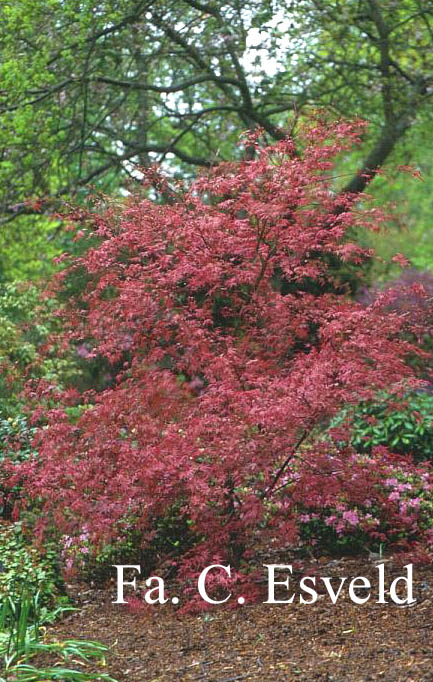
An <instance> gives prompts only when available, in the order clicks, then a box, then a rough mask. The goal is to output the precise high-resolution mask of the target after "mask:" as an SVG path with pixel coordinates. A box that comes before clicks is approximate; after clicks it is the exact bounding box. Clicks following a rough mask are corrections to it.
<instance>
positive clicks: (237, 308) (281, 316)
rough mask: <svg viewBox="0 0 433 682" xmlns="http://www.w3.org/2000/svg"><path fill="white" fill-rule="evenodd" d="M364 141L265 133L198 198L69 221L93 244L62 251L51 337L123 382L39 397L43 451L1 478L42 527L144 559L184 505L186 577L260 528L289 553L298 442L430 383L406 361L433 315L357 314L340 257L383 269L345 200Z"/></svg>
mask: <svg viewBox="0 0 433 682" xmlns="http://www.w3.org/2000/svg"><path fill="white" fill-rule="evenodd" d="M362 132H363V125H362V124H360V123H359V122H355V123H347V122H340V123H336V124H328V123H325V122H321V121H317V122H314V123H310V124H306V125H305V127H304V130H303V133H302V134H300V136H299V140H298V146H297V147H296V148H295V146H294V143H293V141H292V140H291V139H290V138H288V139H285V140H282V141H280V142H278V143H277V144H274V145H272V146H266V145H264V146H261V144H260V140H259V136H258V134H255V135H252V136H250V137H249V138H248V139H247V140H246V144H247V146H248V149H249V152H250V153H249V157H251V156H253V157H254V158H248V159H246V160H244V161H241V162H237V163H226V164H222V165H220V166H218V167H216V168H214V169H212V170H210V171H209V172H208V174H207V175H204V176H203V177H201V178H199V179H198V180H196V181H195V182H193V183H192V185H191V186H189V187H183V186H182V185H181V184H180V183H177V184H176V185H175V186H170V184H169V182H168V181H167V180H165V179H164V178H162V177H160V176H159V175H158V174H157V173H156V172H154V171H150V172H149V173H148V175H147V178H146V182H147V186H148V188H149V196H143V194H140V195H136V196H135V195H134V196H131V197H129V198H128V199H126V200H125V201H124V202H122V203H120V204H115V203H112V204H108V206H107V205H99V206H97V207H96V208H95V210H94V211H90V212H89V213H87V214H85V213H84V212H82V211H80V213H79V214H77V215H76V216H75V219H76V222H77V228H78V229H77V239H81V240H84V241H83V243H85V242H86V240H89V248H88V250H87V251H85V250H84V249H83V255H81V256H80V257H75V258H71V259H68V258H67V256H65V257H64V258H63V262H64V269H63V270H62V272H61V273H60V274H59V275H58V276H57V278H56V279H55V281H54V283H53V285H52V291H53V293H54V295H55V296H57V297H59V298H61V297H62V296H63V300H64V301H65V303H64V306H63V307H62V309H61V310H60V311H59V316H60V319H61V320H62V324H63V330H64V331H63V333H62V334H61V335H60V337H59V336H57V337H56V339H55V343H56V344H57V347H58V348H59V349H60V348H63V349H64V352H70V349H71V348H72V349H75V350H76V349H81V352H82V353H83V354H85V355H86V358H87V360H88V361H89V362H93V361H95V360H100V361H101V362H104V363H107V366H108V367H109V368H110V375H111V379H110V382H109V383H108V385H105V386H98V387H97V390H88V391H84V392H82V391H77V390H76V388H74V387H73V386H72V387H69V388H68V387H61V386H58V385H57V384H56V382H55V381H47V380H41V381H39V382H35V381H33V382H31V383H30V384H29V386H28V390H27V400H28V402H29V405H34V411H33V417H32V418H33V423H34V424H39V425H40V428H39V429H38V431H37V433H36V437H35V442H34V446H35V448H36V449H37V453H38V454H37V456H34V457H33V458H31V459H30V460H29V461H27V462H24V463H20V464H19V465H16V466H12V465H11V467H10V471H9V474H10V476H11V481H13V482H14V481H22V482H23V484H24V486H25V490H26V496H27V497H26V501H27V503H28V504H30V505H37V507H38V509H39V510H40V514H39V522H38V528H39V530H40V531H41V532H44V531H45V532H47V531H49V530H50V529H52V528H56V529H57V532H61V533H62V534H63V535H64V536H65V537H66V536H68V537H75V538H77V537H80V535H81V534H82V532H83V528H84V527H85V528H86V531H85V532H86V543H88V544H89V545H91V546H92V547H95V548H97V547H103V546H104V545H105V544H107V543H111V542H113V541H115V540H116V539H120V538H122V537H123V536H124V535H125V534H128V533H130V532H131V531H132V530H133V531H134V532H135V533H137V534H138V537H139V538H140V543H141V544H142V545H143V546H151V543H152V542H153V541H154V539H155V536H156V534H157V532H158V531H157V529H158V523H161V520H162V519H164V518H166V517H167V513H168V510H170V509H173V505H175V507H176V509H177V510H178V511H177V514H178V516H179V518H180V519H184V520H185V523H187V524H188V529H189V533H190V536H189V537H190V538H191V537H192V538H193V546H192V547H191V546H190V547H189V549H188V553H187V555H185V557H184V564H183V565H184V567H186V568H185V570H186V572H187V573H188V571H189V574H190V575H193V574H194V571H196V569H197V567H198V566H199V565H200V566H201V567H202V566H204V565H207V564H210V563H212V562H214V561H215V560H216V561H219V560H221V559H223V558H225V559H227V560H229V561H233V562H234V563H237V564H239V562H240V561H241V559H242V556H245V551H246V549H247V548H248V545H249V543H250V542H252V540H253V538H254V537H255V534H256V533H257V532H260V533H268V537H269V539H271V538H274V539H276V540H277V541H278V542H279V543H280V544H286V543H288V542H293V541H295V539H296V538H297V537H298V535H299V518H298V513H297V510H298V508H299V504H300V500H299V495H295V493H294V492H293V493H291V492H290V491H291V490H292V488H291V486H290V485H289V483H290V481H292V479H293V480H295V477H296V476H297V475H298V473H297V471H298V470H297V465H296V463H297V462H298V459H299V457H300V456H302V452H303V447H304V446H305V444H306V443H307V442H308V447H309V448H310V449H313V451H314V447H315V436H314V434H315V430H316V429H317V428H318V427H320V426H321V425H323V424H326V423H328V422H329V419H330V418H332V417H333V416H334V415H335V414H336V413H337V412H338V411H339V410H340V409H341V407H342V406H343V405H347V404H356V403H359V402H360V401H361V400H368V399H370V398H372V397H373V396H374V395H375V394H376V392H377V391H378V390H380V389H383V388H385V387H386V388H387V389H388V390H391V391H392V392H395V393H396V394H401V393H402V392H406V391H407V390H408V387H410V386H411V385H415V386H416V385H418V384H417V381H416V379H415V378H414V372H415V369H414V365H413V363H412V364H410V363H408V358H409V357H411V358H413V357H415V356H423V357H424V356H425V354H423V351H421V350H420V349H419V348H418V345H417V339H419V338H421V337H422V335H423V334H424V333H425V330H426V328H427V327H428V325H429V324H430V321H431V308H430V307H428V306H427V308H425V309H424V308H423V309H422V311H421V312H422V314H420V315H418V316H417V318H416V320H408V318H407V316H405V315H402V314H400V313H399V312H398V311H392V310H389V308H388V307H387V304H388V303H389V296H390V294H389V292H384V294H383V295H381V296H379V297H378V298H377V299H376V300H375V301H374V303H372V304H371V305H367V306H365V305H362V304H360V303H358V302H354V301H352V300H350V298H349V296H348V295H347V294H346V293H345V288H344V286H342V283H341V280H340V279H339V274H338V268H336V267H335V263H336V262H337V263H338V262H341V263H349V264H351V265H352V266H354V267H355V266H356V267H358V268H359V269H360V270H361V269H362V266H363V264H364V263H365V262H366V261H368V259H369V258H371V257H372V253H371V252H370V251H366V250H365V249H363V248H361V247H360V246H359V245H358V244H356V243H353V242H352V241H350V239H349V233H350V234H353V233H355V231H358V230H360V229H374V230H377V229H379V228H380V224H381V221H382V219H383V217H384V216H383V215H382V213H381V211H380V210H379V209H378V208H376V207H370V208H369V207H368V206H367V200H366V199H365V200H364V201H363V204H362V208H360V207H359V203H358V201H359V197H358V196H352V195H349V194H347V193H346V194H345V193H338V192H337V191H336V190H335V179H334V176H333V173H334V164H335V158H336V156H337V155H338V154H339V153H341V152H344V151H345V150H347V149H349V148H350V147H351V146H352V145H353V144H356V143H357V142H358V141H359V139H360V136H361V135H362ZM253 149H254V150H255V151H254V155H252V154H251V150H253ZM158 191H161V192H162V193H163V195H164V198H165V203H164V204H162V203H161V202H160V201H159V200H158V197H157V196H156V195H155V193H157V192H158ZM397 260H399V257H397ZM77 282H78V283H79V285H78V284H77ZM62 292H68V295H67V296H65V294H64V293H63V294H62ZM74 405H75V406H76V405H81V406H82V407H80V408H79V409H78V412H75V413H74V415H73V417H72V416H71V409H75V408H73V406H74ZM317 440H318V443H317V447H318V448H319V450H320V447H321V446H320V439H319V438H318V439H317ZM372 466H373V468H374V467H375V466H378V463H377V462H376V463H375V462H373V463H372ZM314 476H315V474H314V471H312V472H311V482H312V484H311V486H309V485H308V484H307V483H308V477H307V473H305V474H304V478H303V481H304V485H303V487H302V495H303V496H304V498H303V499H302V504H303V506H304V507H305V508H310V507H311V505H314V504H315V498H314V494H313V491H314V485H313V483H314V484H315V481H316V479H315V478H314ZM328 481H329V478H324V479H322V486H326V485H328ZM282 486H283V488H284V489H286V493H285V497H284V504H283V503H282V502H281V495H282ZM295 490H298V491H299V490H300V487H299V486H298V487H297V488H296V489H295ZM23 504H24V503H23ZM18 511H19V510H18V509H17V513H18ZM168 552H169V550H168V549H167V553H168ZM80 553H81V554H83V553H82V552H80Z"/></svg>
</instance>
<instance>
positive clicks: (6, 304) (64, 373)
mask: <svg viewBox="0 0 433 682" xmlns="http://www.w3.org/2000/svg"><path fill="white" fill-rule="evenodd" d="M59 307H60V303H59V302H58V301H56V300H55V299H53V298H44V297H42V296H41V290H40V288H39V287H38V286H36V285H34V284H24V283H19V282H9V283H6V284H3V285H2V286H0V420H2V419H3V420H4V419H6V418H9V417H11V418H12V421H14V420H17V421H16V424H21V425H22V423H23V422H22V411H23V407H24V404H23V398H22V397H21V396H20V393H21V390H22V389H23V386H24V383H25V382H26V381H27V380H28V379H31V378H40V379H44V380H46V381H47V382H52V383H53V384H56V385H58V386H61V385H62V382H64V381H65V380H68V381H69V383H71V381H72V378H73V379H74V380H76V381H79V380H80V376H81V368H80V366H79V363H78V358H77V357H76V356H74V355H73V354H71V353H69V354H67V355H64V354H60V353H59V352H58V349H57V347H55V346H53V347H52V350H51V351H50V352H47V353H44V354H43V355H41V353H40V349H41V347H42V346H43V345H44V344H45V343H46V342H47V340H48V338H49V336H50V335H51V334H54V333H55V332H56V331H57V330H58V329H59V320H58V319H57V317H56V316H55V311H56V310H57V309H58V308H59ZM20 415H21V416H20ZM1 428H3V429H4V428H5V426H4V424H3V426H2V427H0V429H1ZM20 428H21V427H20ZM18 430H19V429H18ZM6 435H11V434H6ZM5 442H6V441H3V440H0V453H1V452H2V444H4V443H5Z"/></svg>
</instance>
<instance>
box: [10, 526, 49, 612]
mask: <svg viewBox="0 0 433 682" xmlns="http://www.w3.org/2000/svg"><path fill="white" fill-rule="evenodd" d="M57 559H58V557H57V553H56V551H55V550H54V548H53V547H50V546H48V547H45V548H44V550H38V549H37V548H36V547H34V546H32V545H31V544H30V543H29V540H28V539H26V537H25V535H24V533H23V531H22V526H21V523H18V522H17V523H0V604H1V603H3V602H4V600H5V599H6V598H7V597H10V598H13V599H18V598H19V596H20V595H21V592H22V588H23V585H26V589H27V590H28V591H29V592H31V593H32V594H36V593H37V592H38V593H39V595H40V601H41V603H54V600H55V598H56V597H57V596H58V594H59V586H60V578H59V573H58V570H57Z"/></svg>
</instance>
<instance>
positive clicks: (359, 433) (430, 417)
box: [331, 392, 433, 461]
mask: <svg viewBox="0 0 433 682" xmlns="http://www.w3.org/2000/svg"><path fill="white" fill-rule="evenodd" d="M347 422H349V423H350V428H351V432H352V440H351V445H352V446H353V447H354V448H355V450H356V451H357V452H371V450H372V448H373V447H375V446H378V445H383V446H386V447H388V448H389V449H390V451H391V452H395V453H398V454H401V455H408V454H411V455H413V457H414V459H415V461H422V460H430V461H433V395H431V394H429V393H421V392H418V393H410V394H409V395H407V396H406V397H405V399H404V400H402V401H399V402H397V403H396V399H395V398H393V397H392V396H390V395H389V394H386V393H382V394H380V395H378V397H377V400H375V401H368V402H363V403H360V404H359V405H357V406H356V407H355V408H346V409H345V410H343V411H342V412H340V414H339V415H338V417H336V419H334V421H333V422H332V424H331V428H332V429H333V428H336V427H337V428H338V427H339V426H341V425H342V424H343V423H347Z"/></svg>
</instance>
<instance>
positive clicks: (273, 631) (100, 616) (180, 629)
mask: <svg viewBox="0 0 433 682" xmlns="http://www.w3.org/2000/svg"><path fill="white" fill-rule="evenodd" d="M285 561H289V560H288V559H287V558H286V559H285ZM311 571H313V572H316V573H317V575H323V576H335V577H338V576H356V575H363V576H367V577H370V578H371V581H372V583H373V582H374V580H375V576H376V575H377V570H376V567H375V564H374V562H373V563H372V562H370V561H369V560H368V559H367V560H366V559H365V557H358V558H344V559H338V560H336V559H331V558H326V557H320V558H319V559H317V560H312V561H311V563H309V564H308V565H305V566H304V567H303V572H304V573H307V572H311ZM386 571H387V575H389V577H390V578H391V577H396V576H398V575H401V572H402V571H401V565H398V564H397V563H394V562H392V561H387V562H386ZM114 587H115V586H114V584H110V585H107V586H106V588H105V589H103V590H102V589H89V587H88V586H86V585H83V584H81V585H78V584H74V585H70V586H69V591H70V593H71V596H72V597H73V598H75V599H76V601H77V603H78V604H79V605H80V610H79V611H78V612H75V613H74V614H72V615H70V616H68V618H67V619H66V620H64V621H63V622H62V623H59V624H58V625H57V626H55V627H53V628H51V630H50V631H49V636H50V637H51V636H53V637H54V636H55V637H62V638H65V637H68V638H70V637H76V638H79V637H83V638H87V639H99V640H100V641H102V642H104V643H105V644H107V645H108V646H109V647H110V654H109V657H108V660H107V671H108V672H109V673H110V674H111V675H113V676H114V677H117V679H118V680H119V682H123V681H126V680H128V682H172V681H173V680H184V681H185V682H187V681H188V682H189V681H191V682H193V681H197V682H198V681H203V682H237V681H238V680H245V682H247V681H248V682H259V681H260V682H261V681H262V680H263V681H269V682H280V681H281V682H283V681H284V682H289V681H291V680H297V681H298V682H301V681H302V682H312V681H313V680H321V681H325V680H326V681H329V682H331V681H334V682H346V681H347V682H349V681H350V682H355V681H361V680H362V681H368V680H384V681H389V682H391V681H392V682H403V681H404V682H409V681H411V680H413V682H422V681H425V682H427V681H430V680H433V643H432V639H431V628H432V615H433V614H432V604H433V569H432V568H431V567H425V566H424V567H417V566H415V568H414V596H415V598H416V603H415V604H414V605H413V606H411V607H399V606H397V605H394V604H392V603H389V604H387V605H380V604H376V603H375V601H374V598H373V597H372V599H371V600H370V601H369V602H368V603H367V604H365V605H362V606H360V605H356V604H354V603H352V602H351V601H350V600H349V599H348V597H347V594H346V595H344V596H343V597H342V598H341V599H339V600H338V602H337V604H336V605H333V604H332V603H331V602H330V601H329V599H327V598H325V597H324V596H323V597H321V598H320V597H319V599H318V601H317V602H316V603H315V604H314V605H312V606H306V605H301V604H295V603H294V604H292V605H276V606H271V605H268V604H263V603H258V604H246V605H244V606H242V607H240V606H239V607H236V608H235V609H228V610H227V609H224V607H216V608H214V609H213V610H211V611H208V612H206V613H201V614H199V615H186V616H185V615H182V617H180V616H179V612H178V610H177V609H176V608H175V607H173V606H172V605H170V604H167V605H164V606H155V607H148V608H146V609H144V610H142V611H141V610H136V609H131V608H130V607H128V606H122V605H114V604H111V600H113V599H114V592H115V589H114ZM264 587H265V586H264ZM263 599H266V596H265V594H264V597H263Z"/></svg>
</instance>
